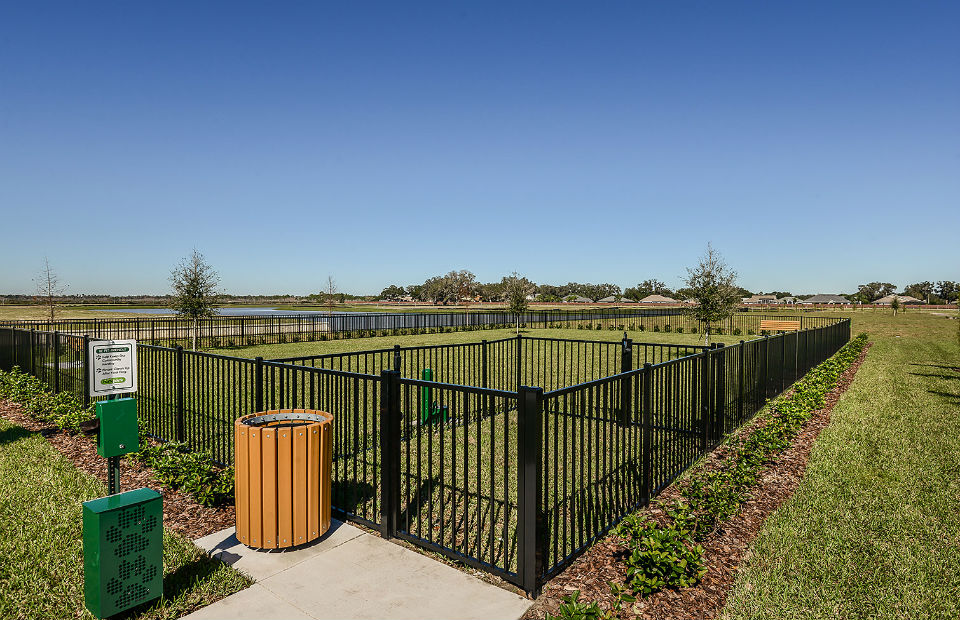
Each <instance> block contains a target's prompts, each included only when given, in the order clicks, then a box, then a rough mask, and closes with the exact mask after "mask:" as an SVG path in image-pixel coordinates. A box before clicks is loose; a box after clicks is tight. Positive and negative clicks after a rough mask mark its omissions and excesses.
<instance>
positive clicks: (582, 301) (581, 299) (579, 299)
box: [564, 295, 593, 304]
mask: <svg viewBox="0 0 960 620" xmlns="http://www.w3.org/2000/svg"><path fill="white" fill-rule="evenodd" d="M564 301H567V302H570V303H574V304H592V303H593V300H592V299H587V298H586V297H581V296H580V295H577V296H576V297H574V298H573V299H565V300H564Z"/></svg>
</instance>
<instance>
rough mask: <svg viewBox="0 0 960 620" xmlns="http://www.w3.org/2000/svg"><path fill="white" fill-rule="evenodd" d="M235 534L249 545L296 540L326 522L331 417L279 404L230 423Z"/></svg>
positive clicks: (316, 533)
mask: <svg viewBox="0 0 960 620" xmlns="http://www.w3.org/2000/svg"><path fill="white" fill-rule="evenodd" d="M234 439H235V441H234V446H235V450H236V455H235V461H234V462H235V471H236V508H237V539H238V540H239V541H240V542H242V543H243V544H245V545H247V546H249V547H256V548H260V549H277V548H284V547H292V546H294V545H302V544H304V543H308V542H310V541H312V540H315V539H317V538H319V537H320V536H322V535H323V533H324V532H326V531H327V529H329V527H330V517H331V506H330V500H331V485H330V473H331V471H330V470H331V460H332V450H333V416H332V415H330V414H329V413H325V412H322V411H311V410H305V409H280V410H273V411H265V412H261V413H254V414H251V415H247V416H244V417H242V418H240V419H238V420H237V421H236V423H235V425H234Z"/></svg>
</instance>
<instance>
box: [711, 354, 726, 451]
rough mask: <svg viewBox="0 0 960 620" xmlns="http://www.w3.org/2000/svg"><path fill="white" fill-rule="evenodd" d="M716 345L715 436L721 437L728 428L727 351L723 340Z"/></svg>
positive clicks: (715, 437) (716, 437)
mask: <svg viewBox="0 0 960 620" xmlns="http://www.w3.org/2000/svg"><path fill="white" fill-rule="evenodd" d="M714 347H715V348H716V349H717V354H716V355H717V359H716V360H715V364H714V368H715V369H716V371H715V373H714V374H715V377H716V388H717V389H716V391H715V394H716V396H715V401H714V404H713V411H714V429H713V430H714V432H713V438H714V439H720V438H721V437H723V434H724V433H725V432H726V428H727V352H726V351H725V350H724V344H723V343H722V342H718V343H716V344H715V345H714Z"/></svg>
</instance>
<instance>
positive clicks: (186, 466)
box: [131, 438, 234, 506]
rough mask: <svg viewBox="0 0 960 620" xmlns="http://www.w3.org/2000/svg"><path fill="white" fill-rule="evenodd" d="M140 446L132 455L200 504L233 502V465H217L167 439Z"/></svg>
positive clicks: (213, 504)
mask: <svg viewBox="0 0 960 620" xmlns="http://www.w3.org/2000/svg"><path fill="white" fill-rule="evenodd" d="M140 443H141V445H142V446H143V447H142V448H141V449H140V451H139V452H136V453H134V454H132V455H131V456H132V457H133V458H135V459H137V460H138V461H140V462H142V463H144V464H145V465H147V466H148V467H150V468H151V469H153V471H154V475H155V476H156V478H157V480H159V481H160V482H161V483H162V484H164V485H165V486H168V487H170V488H171V489H175V490H180V491H184V492H185V493H189V494H190V496H191V497H193V499H195V500H196V501H197V503H198V504H200V505H202V506H220V505H223V504H229V503H230V502H232V501H233V486H234V477H233V468H232V467H228V468H222V467H218V466H217V465H216V464H215V463H214V462H213V459H212V458H211V457H210V455H209V454H201V453H199V452H193V451H191V450H190V448H189V447H188V446H187V445H186V444H182V443H176V442H172V441H171V442H168V443H164V444H154V445H150V444H149V443H148V441H146V438H143V439H142V440H141V442H140Z"/></svg>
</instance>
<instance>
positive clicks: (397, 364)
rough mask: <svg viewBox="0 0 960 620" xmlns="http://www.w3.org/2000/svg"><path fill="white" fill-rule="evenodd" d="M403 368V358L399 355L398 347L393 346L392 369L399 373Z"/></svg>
mask: <svg viewBox="0 0 960 620" xmlns="http://www.w3.org/2000/svg"><path fill="white" fill-rule="evenodd" d="M401 368H403V357H402V356H401V355H400V345H398V344H395V345H393V369H394V370H396V371H397V372H400V369H401Z"/></svg>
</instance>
